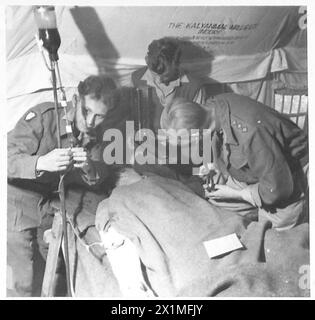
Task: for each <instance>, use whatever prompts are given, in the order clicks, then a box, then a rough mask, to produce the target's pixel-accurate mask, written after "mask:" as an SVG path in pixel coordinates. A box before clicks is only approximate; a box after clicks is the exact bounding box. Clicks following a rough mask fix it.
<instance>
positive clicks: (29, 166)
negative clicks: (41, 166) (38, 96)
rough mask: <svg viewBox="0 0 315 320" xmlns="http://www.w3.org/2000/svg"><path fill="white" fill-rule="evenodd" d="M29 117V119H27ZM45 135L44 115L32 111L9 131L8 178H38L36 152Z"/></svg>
mask: <svg viewBox="0 0 315 320" xmlns="http://www.w3.org/2000/svg"><path fill="white" fill-rule="evenodd" d="M27 118H29V119H28V120H26V119H27ZM42 135H43V125H42V117H41V115H40V114H38V113H36V112H33V111H30V112H29V113H27V114H26V115H25V116H23V118H21V119H20V120H19V122H18V123H17V124H16V126H15V128H14V129H13V130H12V131H10V132H9V133H8V153H7V154H8V178H9V179H12V178H21V179H36V177H37V176H36V163H37V159H38V158H39V155H36V152H37V150H38V147H39V143H40V140H41V138H42Z"/></svg>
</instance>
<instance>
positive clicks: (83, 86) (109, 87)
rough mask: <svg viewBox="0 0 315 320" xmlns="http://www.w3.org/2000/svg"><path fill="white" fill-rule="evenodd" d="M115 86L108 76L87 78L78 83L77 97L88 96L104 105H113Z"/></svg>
mask: <svg viewBox="0 0 315 320" xmlns="http://www.w3.org/2000/svg"><path fill="white" fill-rule="evenodd" d="M116 89H117V86H116V84H115V82H114V80H113V79H112V78H110V77H108V76H104V75H99V76H89V77H87V78H86V79H85V80H83V81H80V83H79V85H78V92H79V95H80V96H81V97H82V96H87V95H90V96H91V97H92V98H93V99H95V100H101V101H102V102H103V103H105V104H110V105H113V99H114V94H115V91H116Z"/></svg>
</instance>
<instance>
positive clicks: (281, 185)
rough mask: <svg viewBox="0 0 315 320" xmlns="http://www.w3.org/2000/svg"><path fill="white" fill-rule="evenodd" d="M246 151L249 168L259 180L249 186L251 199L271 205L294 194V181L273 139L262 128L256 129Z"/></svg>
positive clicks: (257, 202)
mask: <svg viewBox="0 0 315 320" xmlns="http://www.w3.org/2000/svg"><path fill="white" fill-rule="evenodd" d="M245 152H246V153H247V154H248V159H249V160H248V165H249V168H250V169H251V171H252V172H253V174H254V175H255V176H256V177H257V178H258V180H259V182H258V183H257V184H254V185H252V186H251V187H250V188H249V191H250V193H251V196H252V198H253V200H254V202H255V203H256V204H258V206H259V205H262V206H263V205H267V206H272V205H276V204H278V203H280V202H281V201H286V200H287V199H288V198H289V197H290V196H291V194H292V193H293V187H294V181H293V177H292V174H291V170H290V168H289V165H288V163H287V161H286V158H285V156H284V154H283V153H282V151H281V149H280V146H279V145H278V142H277V141H276V140H275V138H274V137H273V136H272V135H271V134H270V133H268V132H267V131H266V130H264V129H263V128H262V129H258V130H257V131H256V132H255V133H254V135H253V137H252V139H251V143H250V144H249V145H248V150H245ZM259 198H260V199H259ZM260 200H261V204H260Z"/></svg>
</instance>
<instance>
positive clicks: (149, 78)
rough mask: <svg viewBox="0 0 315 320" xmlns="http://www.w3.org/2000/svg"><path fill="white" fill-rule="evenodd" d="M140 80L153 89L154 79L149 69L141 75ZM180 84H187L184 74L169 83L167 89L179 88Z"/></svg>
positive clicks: (187, 80)
mask: <svg viewBox="0 0 315 320" xmlns="http://www.w3.org/2000/svg"><path fill="white" fill-rule="evenodd" d="M141 80H144V81H146V82H147V84H148V85H149V86H151V87H155V83H154V77H153V75H152V73H151V71H150V69H149V68H148V69H147V70H146V72H145V73H144V74H143V76H142V78H141ZM181 83H189V79H188V77H187V75H186V74H185V73H183V74H181V76H180V77H179V78H178V79H176V80H174V81H171V82H170V83H169V85H168V87H169V88H175V87H179V86H180V85H181Z"/></svg>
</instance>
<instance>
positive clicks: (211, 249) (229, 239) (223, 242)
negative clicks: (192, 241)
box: [203, 233, 244, 258]
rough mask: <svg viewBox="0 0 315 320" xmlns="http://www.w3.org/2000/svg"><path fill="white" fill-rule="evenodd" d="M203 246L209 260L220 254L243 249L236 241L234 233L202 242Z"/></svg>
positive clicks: (238, 241) (237, 240)
mask: <svg viewBox="0 0 315 320" xmlns="http://www.w3.org/2000/svg"><path fill="white" fill-rule="evenodd" d="M203 244H204V246H205V248H206V251H207V253H208V256H209V257H210V258H214V257H217V256H220V255H221V254H225V253H228V252H231V251H234V250H237V249H241V248H243V247H244V246H243V244H242V243H241V242H240V240H239V239H238V237H237V235H236V233H232V234H229V235H227V236H224V237H221V238H217V239H213V240H209V241H204V242H203Z"/></svg>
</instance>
